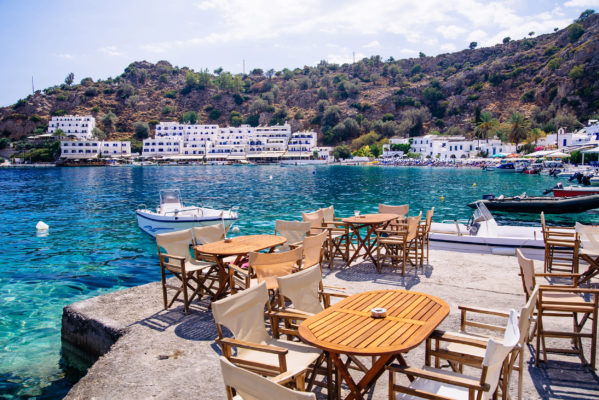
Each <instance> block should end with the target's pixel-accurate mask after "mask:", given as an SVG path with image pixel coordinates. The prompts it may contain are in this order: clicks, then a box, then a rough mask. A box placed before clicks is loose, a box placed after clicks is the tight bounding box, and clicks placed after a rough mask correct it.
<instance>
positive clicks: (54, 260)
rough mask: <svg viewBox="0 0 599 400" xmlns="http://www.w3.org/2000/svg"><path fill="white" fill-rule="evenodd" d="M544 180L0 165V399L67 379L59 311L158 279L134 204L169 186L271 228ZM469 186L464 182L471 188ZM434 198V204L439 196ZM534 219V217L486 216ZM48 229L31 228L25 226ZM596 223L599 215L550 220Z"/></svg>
mask: <svg viewBox="0 0 599 400" xmlns="http://www.w3.org/2000/svg"><path fill="white" fill-rule="evenodd" d="M555 182H556V181H555V179H554V178H550V177H540V176H529V175H521V174H517V175H516V174H500V173H490V172H483V171H480V170H470V169H442V168H440V169H433V168H426V167H424V168H416V167H415V168H384V167H349V166H330V167H327V166H316V167H307V166H306V167H279V166H239V167H237V166H181V167H177V166H168V167H122V168H47V169H36V168H32V169H0V216H1V218H2V219H1V221H2V223H1V224H0V238H1V242H2V246H1V248H0V398H25V397H31V396H37V397H38V398H48V399H55V398H61V397H63V396H64V395H65V394H66V392H67V391H68V389H69V388H70V386H71V384H72V383H70V382H69V381H68V380H67V379H66V378H65V374H64V372H63V370H62V369H61V367H60V364H59V363H60V323H61V315H62V307H63V306H65V305H67V304H70V303H72V302H76V301H79V300H82V299H85V298H89V297H93V296H97V295H99V294H102V293H106V292H110V291H114V290H118V289H122V288H126V287H131V286H135V285H139V284H143V283H147V282H151V281H156V280H159V279H160V271H159V267H158V261H157V259H156V258H155V257H154V254H155V243H154V241H153V239H152V238H151V237H150V236H148V235H146V234H145V233H143V232H142V231H141V230H140V229H139V228H138V227H137V222H136V219H135V214H134V210H135V209H136V208H137V206H138V205H139V204H140V203H145V204H147V205H148V206H150V207H154V206H155V205H156V203H157V201H158V191H159V190H160V189H163V188H180V189H181V192H182V194H183V197H184V201H185V202H186V203H188V204H194V205H200V204H202V205H207V206H213V207H216V208H225V209H228V208H229V207H231V206H239V207H240V210H239V213H240V221H239V222H238V223H236V226H238V227H239V229H240V231H239V233H238V234H250V233H271V232H272V231H273V230H274V221H275V219H299V218H300V217H301V212H302V211H312V210H315V209H317V208H319V207H324V206H329V205H331V204H332V205H334V206H335V209H336V212H337V214H338V215H341V216H343V215H352V214H353V211H354V210H360V211H361V212H362V213H367V212H375V211H376V210H377V207H378V204H379V203H381V202H385V203H387V204H404V203H409V204H410V209H411V214H413V213H416V212H418V211H419V210H421V209H422V210H426V209H428V208H430V207H432V206H434V207H435V218H434V219H435V221H441V220H444V219H455V218H468V217H469V216H470V214H471V210H470V209H469V208H468V207H467V206H466V204H467V203H469V202H470V201H473V200H475V199H479V198H481V196H482V195H483V194H486V193H494V194H505V195H515V194H520V193H522V192H524V191H526V192H527V193H528V194H529V195H534V194H541V193H542V191H543V189H545V188H548V187H551V186H553V185H554V184H555ZM474 183H476V186H473V184H474ZM441 197H444V201H441ZM497 219H498V221H499V222H500V223H502V222H503V223H507V222H509V223H516V224H532V223H536V224H538V216H536V215H526V214H521V215H498V218H497ZM40 220H42V221H44V222H46V223H47V224H48V225H50V231H49V234H48V235H47V236H37V235H36V230H35V224H36V223H37V221H40ZM576 220H580V221H583V222H595V223H597V222H599V214H595V213H585V214H581V215H563V216H559V217H550V221H553V222H559V223H567V224H573V223H574V221H576Z"/></svg>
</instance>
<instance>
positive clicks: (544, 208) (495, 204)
mask: <svg viewBox="0 0 599 400" xmlns="http://www.w3.org/2000/svg"><path fill="white" fill-rule="evenodd" d="M479 201H482V202H483V204H484V205H485V206H486V207H487V208H488V209H489V210H491V211H507V212H521V213H540V212H544V213H545V214H566V213H579V212H585V211H588V210H592V209H593V208H599V194H590V195H583V196H575V197H562V198H559V197H525V198H518V197H506V198H504V199H484V200H479ZM468 206H469V207H470V208H476V202H474V203H470V204H468Z"/></svg>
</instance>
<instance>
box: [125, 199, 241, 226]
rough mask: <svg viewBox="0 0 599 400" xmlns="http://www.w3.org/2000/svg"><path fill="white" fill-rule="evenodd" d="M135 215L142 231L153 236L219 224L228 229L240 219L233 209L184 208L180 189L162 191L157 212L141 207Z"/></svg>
mask: <svg viewBox="0 0 599 400" xmlns="http://www.w3.org/2000/svg"><path fill="white" fill-rule="evenodd" d="M135 214H137V224H138V225H139V227H140V228H141V230H143V231H144V232H146V233H147V234H149V235H151V236H156V234H157V233H166V232H174V231H180V230H183V229H189V228H192V227H196V226H205V225H213V224H216V223H219V222H221V223H223V224H224V225H225V227H228V226H231V225H232V224H233V222H235V220H237V218H238V216H237V212H235V211H234V209H233V208H232V209H230V210H228V211H225V210H216V209H213V208H208V207H195V206H184V205H183V203H182V202H181V192H180V191H179V189H167V190H161V191H160V206H159V207H157V208H156V211H152V210H150V209H148V208H147V207H141V206H140V208H139V209H138V210H136V211H135Z"/></svg>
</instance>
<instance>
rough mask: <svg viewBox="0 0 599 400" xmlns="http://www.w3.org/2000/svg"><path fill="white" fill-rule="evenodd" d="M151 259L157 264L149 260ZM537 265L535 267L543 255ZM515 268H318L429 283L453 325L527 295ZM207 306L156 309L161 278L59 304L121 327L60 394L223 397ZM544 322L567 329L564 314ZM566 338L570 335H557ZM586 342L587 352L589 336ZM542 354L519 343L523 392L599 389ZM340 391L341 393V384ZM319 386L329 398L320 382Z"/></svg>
mask: <svg viewBox="0 0 599 400" xmlns="http://www.w3.org/2000/svg"><path fill="white" fill-rule="evenodd" d="M154 267H156V268H157V267H158V266H157V265H156V266H149V268H154ZM536 268H537V270H539V271H540V269H542V265H541V263H540V262H537V264H536ZM518 272H519V269H518V264H517V260H516V258H515V257H509V256H496V255H482V254H462V253H450V252H444V251H431V256H430V262H429V263H428V265H425V267H424V268H423V269H421V268H419V269H418V270H415V269H413V268H409V269H408V270H407V272H406V276H405V277H402V276H401V274H400V273H398V272H397V271H394V270H391V269H385V270H384V271H383V273H382V274H378V273H376V271H375V269H374V267H373V265H372V264H370V263H367V262H364V261H360V260H358V262H355V263H354V264H353V265H352V266H351V267H344V266H342V265H340V264H339V265H338V266H337V268H335V269H333V270H329V269H328V268H325V270H324V282H325V285H330V286H336V287H341V288H344V289H345V291H346V292H347V293H349V294H352V293H358V292H362V291H367V290H374V289H382V288H397V289H409V290H415V291H420V292H425V293H430V294H432V295H435V296H437V297H439V298H441V299H443V300H445V301H446V302H447V303H448V304H449V305H450V307H451V312H450V315H449V316H448V317H447V318H446V319H445V320H444V321H443V323H442V324H441V326H440V327H439V328H440V329H445V330H450V331H456V330H457V329H458V328H459V312H458V308H457V306H458V304H463V305H472V306H477V307H486V308H494V309H498V310H505V311H507V310H509V309H510V308H518V307H521V306H522V305H524V303H525V297H524V294H523V290H522V284H521V281H520V277H519V276H518ZM179 304H180V303H179ZM208 306H209V303H208V301H207V300H204V301H200V302H198V301H195V302H194V303H193V305H192V312H191V314H190V315H188V316H186V315H185V314H183V312H182V307H181V306H179V307H176V308H171V309H170V310H163V309H162V294H161V288H160V284H159V283H151V284H148V285H143V286H139V287H135V288H131V289H127V290H123V291H119V292H115V293H111V294H107V295H104V296H100V297H96V298H92V299H88V300H85V301H82V302H79V303H75V304H72V305H70V306H68V307H67V309H66V311H65V313H66V312H67V311H68V312H69V313H71V314H77V315H78V317H79V318H83V319H88V320H94V321H95V322H98V323H99V324H100V325H103V326H106V327H108V328H110V330H111V331H119V332H121V333H122V336H121V337H120V339H118V341H117V342H116V343H115V344H114V345H113V346H112V348H111V349H110V351H109V352H108V353H106V354H105V355H104V356H102V357H100V359H99V360H98V361H97V362H96V363H95V364H94V365H93V366H92V367H91V368H90V369H89V371H88V373H87V375H86V376H85V377H83V378H82V379H81V380H80V381H79V382H78V383H77V384H76V385H75V386H74V387H73V388H72V390H71V391H70V392H69V394H68V395H67V397H66V398H67V399H91V398H94V399H114V398H125V399H147V398H165V399H166V398H168V399H179V398H181V399H189V398H201V399H225V398H226V395H225V391H224V386H223V383H222V378H221V376H220V369H219V366H218V357H219V355H220V349H219V347H218V345H216V344H215V342H214V338H216V337H217V332H216V328H215V325H214V320H213V318H212V314H211V312H210V310H209V308H208ZM551 323H555V324H561V326H563V329H565V330H566V329H571V325H570V324H571V323H570V322H568V321H564V320H562V321H559V320H557V321H551ZM587 325H590V324H587ZM587 329H588V328H587ZM587 342H588V341H587ZM564 344H566V345H567V341H561V342H560V345H564ZM585 344H586V346H585V348H586V351H587V356H588V348H589V347H590V346H589V345H588V343H585ZM533 345H534V341H533ZM548 359H549V361H548V362H547V363H541V364H540V367H536V366H535V363H534V347H530V348H529V349H527V350H526V353H525V371H524V380H523V386H524V391H523V397H522V398H523V399H598V398H599V377H598V376H597V375H596V373H595V372H591V371H590V370H589V369H588V368H584V367H583V366H582V365H581V363H580V360H579V359H578V357H576V356H569V355H559V354H549V355H548ZM406 360H407V362H408V364H410V365H413V366H417V367H421V366H422V365H424V346H423V345H420V346H419V347H417V348H416V349H414V350H412V351H410V352H409V353H408V354H407V355H406ZM511 382H512V384H511V388H510V394H511V396H512V398H514V399H515V398H516V387H517V385H516V382H517V374H516V373H514V375H512V381H511ZM387 385H388V377H387V373H385V374H384V375H383V376H382V377H381V378H380V379H379V380H378V382H377V384H376V386H375V387H374V388H373V389H372V390H371V391H370V392H369V393H368V396H367V398H368V399H386V398H387V393H388V392H387ZM343 392H344V393H347V391H346V389H345V388H344V389H343ZM317 395H318V397H319V398H326V395H325V393H324V392H319V391H318V390H317Z"/></svg>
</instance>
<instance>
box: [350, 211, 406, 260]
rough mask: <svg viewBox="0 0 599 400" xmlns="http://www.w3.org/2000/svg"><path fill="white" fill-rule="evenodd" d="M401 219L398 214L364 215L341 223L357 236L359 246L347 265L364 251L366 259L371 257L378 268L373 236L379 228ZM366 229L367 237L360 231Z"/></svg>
mask: <svg viewBox="0 0 599 400" xmlns="http://www.w3.org/2000/svg"><path fill="white" fill-rule="evenodd" d="M397 218H399V215H397V214H364V215H359V216H357V217H349V218H343V219H342V220H341V221H343V222H344V223H346V224H347V225H349V228H350V229H351V230H352V231H353V233H354V234H355V235H356V238H357V241H358V246H357V247H356V251H355V252H354V254H353V255H352V256H351V258H350V259H349V261H348V262H347V265H350V264H351V263H352V261H354V260H355V258H356V257H357V256H358V255H359V254H360V250H362V249H364V250H365V254H364V259H366V257H370V259H371V260H372V262H373V263H374V266H375V267H377V260H376V258H375V257H374V255H373V254H372V252H373V250H374V247H375V244H376V241H373V240H372V234H373V233H374V232H375V231H376V230H377V229H379V228H385V227H386V226H387V225H388V224H389V223H390V222H391V221H393V220H396V219H397ZM362 228H366V235H364V236H361V235H360V229H362Z"/></svg>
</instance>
